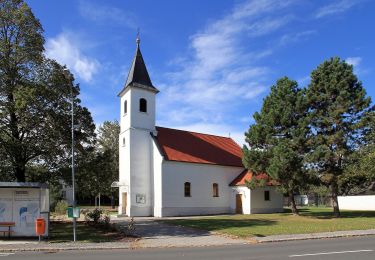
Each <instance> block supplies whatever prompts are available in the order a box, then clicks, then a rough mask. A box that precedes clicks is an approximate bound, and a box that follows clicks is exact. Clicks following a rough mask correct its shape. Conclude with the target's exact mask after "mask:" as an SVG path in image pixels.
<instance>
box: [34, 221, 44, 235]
mask: <svg viewBox="0 0 375 260" xmlns="http://www.w3.org/2000/svg"><path fill="white" fill-rule="evenodd" d="M35 233H36V235H37V236H42V235H44V233H46V221H45V220H44V218H37V219H36V221H35Z"/></svg>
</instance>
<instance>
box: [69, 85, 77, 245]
mask: <svg viewBox="0 0 375 260" xmlns="http://www.w3.org/2000/svg"><path fill="white" fill-rule="evenodd" d="M70 97H71V103H72V192H73V241H74V242H76V239H77V236H76V225H77V219H76V218H75V217H74V213H75V212H74V211H75V208H76V197H75V176H74V98H73V85H72V84H71V85H70Z"/></svg>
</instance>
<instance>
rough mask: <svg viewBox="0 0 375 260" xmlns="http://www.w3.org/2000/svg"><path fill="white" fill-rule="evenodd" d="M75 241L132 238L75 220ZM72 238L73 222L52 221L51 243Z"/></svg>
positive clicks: (109, 240)
mask: <svg viewBox="0 0 375 260" xmlns="http://www.w3.org/2000/svg"><path fill="white" fill-rule="evenodd" d="M76 232H77V233H76V235H77V241H79V242H92V243H100V242H127V241H132V240H134V238H132V237H126V236H124V235H123V234H121V233H119V232H117V231H108V230H104V229H103V228H99V227H95V226H91V225H87V224H86V223H84V222H77V229H76ZM72 240H73V223H72V222H63V221H52V222H51V229H50V239H49V242H51V243H62V242H71V241H72Z"/></svg>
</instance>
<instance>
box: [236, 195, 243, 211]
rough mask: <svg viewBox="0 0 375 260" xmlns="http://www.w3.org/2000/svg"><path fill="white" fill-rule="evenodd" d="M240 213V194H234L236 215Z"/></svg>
mask: <svg viewBox="0 0 375 260" xmlns="http://www.w3.org/2000/svg"><path fill="white" fill-rule="evenodd" d="M242 213H243V211H242V194H236V214H242Z"/></svg>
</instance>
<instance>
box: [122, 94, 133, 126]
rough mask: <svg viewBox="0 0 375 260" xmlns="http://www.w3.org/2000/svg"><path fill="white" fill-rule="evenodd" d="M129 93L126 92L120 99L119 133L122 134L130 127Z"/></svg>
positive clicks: (130, 103)
mask: <svg viewBox="0 0 375 260" xmlns="http://www.w3.org/2000/svg"><path fill="white" fill-rule="evenodd" d="M130 97H131V92H130V90H127V91H126V92H125V93H124V94H123V95H122V96H121V99H120V109H121V110H120V111H121V113H120V129H121V130H120V133H122V132H124V131H125V130H127V129H129V126H130V107H131V105H132V100H131V98H130ZM125 101H126V102H127V113H125V111H124V107H125Z"/></svg>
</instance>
